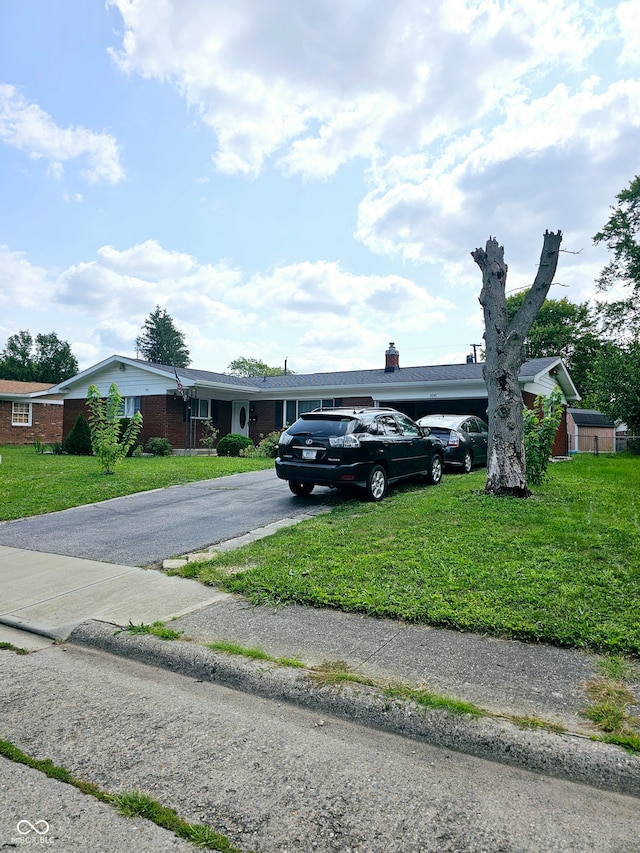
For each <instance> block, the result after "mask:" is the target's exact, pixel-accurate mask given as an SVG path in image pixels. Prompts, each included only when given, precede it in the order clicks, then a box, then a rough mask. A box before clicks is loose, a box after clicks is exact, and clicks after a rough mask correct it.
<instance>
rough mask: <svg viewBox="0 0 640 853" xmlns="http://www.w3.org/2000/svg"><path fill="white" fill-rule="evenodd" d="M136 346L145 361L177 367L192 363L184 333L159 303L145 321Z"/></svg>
mask: <svg viewBox="0 0 640 853" xmlns="http://www.w3.org/2000/svg"><path fill="white" fill-rule="evenodd" d="M136 346H137V348H138V352H139V354H140V355H141V356H142V358H144V359H145V361H152V362H154V363H155V364H172V365H174V366H175V367H187V365H188V364H190V363H191V359H190V357H189V350H188V349H187V346H186V344H185V342H184V335H183V333H182V332H180V331H178V329H176V327H175V325H174V322H173V319H172V318H171V316H170V315H169V314H168V313H167V311H166V310H165V309H164V308H161V307H160V306H159V305H156V309H155V311H152V312H151V314H149V316H148V317H147V319H146V320H145V321H144V326H143V327H142V334H141V335H140V336H139V337H138V338H136Z"/></svg>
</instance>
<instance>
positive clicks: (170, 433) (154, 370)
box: [56, 344, 580, 455]
mask: <svg viewBox="0 0 640 853" xmlns="http://www.w3.org/2000/svg"><path fill="white" fill-rule="evenodd" d="M482 368H483V365H482V364H476V363H473V362H471V363H469V362H467V363H466V364H448V365H431V366H426V367H402V368H401V367H400V360H399V354H398V351H397V349H396V348H395V346H394V345H393V344H391V345H390V346H389V349H388V350H387V352H386V353H385V362H384V367H381V368H380V369H379V370H346V371H339V372H331V373H307V374H299V373H290V374H285V375H283V376H265V377H258V378H244V377H238V376H230V375H228V374H225V373H213V372H211V371H206V370H192V369H191V368H182V367H179V368H177V370H174V368H173V367H171V366H168V365H161V364H153V363H151V362H147V361H141V360H139V359H133V358H127V357H125V356H119V355H113V356H111V357H110V358H107V359H105V361H102V362H100V363H99V364H96V365H94V366H93V367H90V368H89V369H88V370H85V371H83V372H82V373H79V374H78V375H77V376H74V377H72V378H71V379H67V380H66V381H64V382H61V383H60V384H59V385H58V386H57V388H56V390H58V391H59V392H60V393H62V394H63V395H64V400H65V402H64V435H65V436H66V435H67V434H68V433H69V431H70V429H71V427H72V426H73V424H74V423H75V420H76V417H77V415H78V412H80V411H84V410H85V401H86V396H87V389H88V387H89V385H92V384H93V385H96V386H97V387H98V389H99V391H100V393H102V394H104V395H105V396H106V393H107V391H108V389H109V386H110V384H111V383H112V382H115V383H116V385H117V386H118V389H119V391H120V394H121V395H122V396H123V398H124V406H123V415H127V416H130V415H132V414H133V413H134V412H135V411H136V410H139V411H140V412H141V414H142V417H143V427H142V433H141V441H142V442H143V443H144V442H146V441H147V440H148V439H149V438H151V437H154V436H162V437H165V438H167V439H168V440H169V442H170V443H171V444H172V445H173V447H174V448H176V449H178V448H180V449H182V448H184V449H198V448H201V447H202V445H201V443H200V439H201V438H202V436H203V421H204V420H205V419H210V420H211V422H212V423H213V425H214V426H215V427H216V429H218V430H219V434H220V437H221V436H223V435H226V434H228V433H240V434H242V435H248V436H249V437H250V438H251V439H252V440H253V441H254V442H255V443H257V442H258V441H259V440H260V436H262V435H267V434H268V433H270V432H272V431H273V430H280V429H282V428H283V427H284V426H285V425H286V424H290V423H293V421H294V420H295V419H296V418H297V417H298V415H300V414H301V413H303V412H308V411H310V410H311V409H314V408H317V407H319V406H393V407H395V408H397V409H400V410H401V411H403V412H405V413H406V414H408V415H409V416H410V417H413V418H419V417H421V416H422V415H425V414H429V413H433V412H450V413H458V412H459V413H461V414H467V413H469V414H475V415H479V416H480V417H481V418H483V419H486V417H487V389H486V385H485V382H484V379H483V378H482ZM520 387H521V388H522V392H523V398H524V401H525V404H526V405H527V406H533V403H534V400H535V397H536V396H538V395H541V396H547V395H548V394H550V393H551V391H552V390H553V389H554V388H555V387H560V389H561V391H562V394H563V400H564V402H565V403H566V402H568V401H577V400H579V399H580V396H579V394H578V392H577V391H576V389H575V386H574V385H573V382H572V381H571V377H570V376H569V374H568V372H567V369H566V367H565V365H564V364H563V362H562V360H561V359H560V358H540V359H534V360H532V361H528V362H526V363H525V364H524V365H523V366H522V369H521V371H520ZM558 435H559V437H560V439H559V442H558V447H557V448H555V447H554V453H556V455H564V454H566V452H567V447H566V421H564V419H563V424H562V425H561V428H560V429H559V430H558Z"/></svg>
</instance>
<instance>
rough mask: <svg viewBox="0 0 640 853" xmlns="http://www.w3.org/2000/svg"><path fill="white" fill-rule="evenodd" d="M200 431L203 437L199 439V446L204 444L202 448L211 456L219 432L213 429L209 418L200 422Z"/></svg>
mask: <svg viewBox="0 0 640 853" xmlns="http://www.w3.org/2000/svg"><path fill="white" fill-rule="evenodd" d="M202 431H203V436H202V438H201V439H200V444H204V446H205V447H206V448H207V450H208V451H209V454H211V451H212V450H213V445H214V444H215V443H216V439H217V438H218V435H219V433H220V430H218V429H216V428H215V427H214V425H213V424H212V422H211V418H207V419H206V420H204V421H203V422H202Z"/></svg>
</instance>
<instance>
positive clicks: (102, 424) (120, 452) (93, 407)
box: [87, 382, 142, 474]
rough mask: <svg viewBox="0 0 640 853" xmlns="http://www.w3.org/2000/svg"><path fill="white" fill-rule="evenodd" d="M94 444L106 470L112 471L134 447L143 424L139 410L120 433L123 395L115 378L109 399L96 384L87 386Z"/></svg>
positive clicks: (90, 424) (102, 468) (94, 450)
mask: <svg viewBox="0 0 640 853" xmlns="http://www.w3.org/2000/svg"><path fill="white" fill-rule="evenodd" d="M87 406H88V408H89V427H90V429H91V446H92V448H93V453H94V456H95V457H96V458H97V460H98V464H99V465H100V468H101V470H102V473H103V474H113V472H114V468H115V466H116V464H117V463H118V462H119V461H120V459H123V458H124V457H125V456H126V455H127V453H128V451H129V449H130V448H131V447H133V445H134V443H135V442H136V440H137V438H138V434H139V433H140V430H141V428H142V415H141V414H140V412H136V413H135V414H134V416H133V417H132V418H131V419H130V420H129V423H128V425H127V427H126V429H125V431H124V434H122V435H121V430H120V426H121V424H120V421H121V417H120V414H121V412H122V396H121V394H120V391H119V390H118V386H117V385H116V384H115V382H112V383H111V385H110V386H109V391H108V393H107V398H106V400H105V399H103V398H102V397H101V396H100V391H98V389H97V387H96V386H95V385H90V386H89V388H88V390H87Z"/></svg>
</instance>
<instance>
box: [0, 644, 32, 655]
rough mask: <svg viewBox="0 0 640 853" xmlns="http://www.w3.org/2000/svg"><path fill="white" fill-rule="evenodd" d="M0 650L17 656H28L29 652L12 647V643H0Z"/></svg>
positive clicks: (19, 647) (18, 647)
mask: <svg viewBox="0 0 640 853" xmlns="http://www.w3.org/2000/svg"><path fill="white" fill-rule="evenodd" d="M0 650H2V651H7V652H15V653H16V654H17V655H28V654H29V650H28V649H23V648H22V647H21V646H14V645H13V643H5V642H2V643H0Z"/></svg>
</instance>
